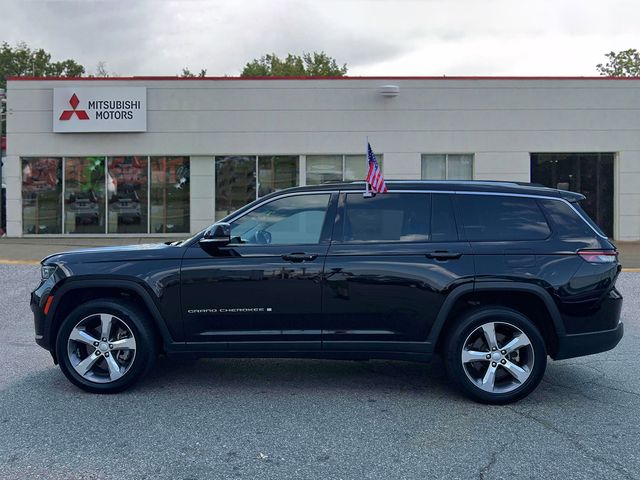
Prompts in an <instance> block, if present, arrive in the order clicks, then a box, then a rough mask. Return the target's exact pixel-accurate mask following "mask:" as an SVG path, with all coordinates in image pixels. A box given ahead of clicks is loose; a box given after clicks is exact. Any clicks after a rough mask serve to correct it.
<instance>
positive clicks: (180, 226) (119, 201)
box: [22, 156, 190, 234]
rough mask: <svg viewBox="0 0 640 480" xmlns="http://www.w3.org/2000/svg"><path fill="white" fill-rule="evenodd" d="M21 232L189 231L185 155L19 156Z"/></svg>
mask: <svg viewBox="0 0 640 480" xmlns="http://www.w3.org/2000/svg"><path fill="white" fill-rule="evenodd" d="M22 199H23V202H22V204H23V214H22V215H23V219H22V225H23V233H25V234H51V233H72V234H85V233H87V234H96V233H98V234H105V233H137V234H146V233H185V232H189V231H190V216H189V205H190V198H189V157H148V156H127V157H108V158H107V157H65V158H23V159H22Z"/></svg>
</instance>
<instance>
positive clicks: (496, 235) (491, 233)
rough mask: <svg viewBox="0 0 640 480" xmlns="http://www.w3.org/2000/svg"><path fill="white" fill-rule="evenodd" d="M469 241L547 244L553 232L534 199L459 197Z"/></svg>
mask: <svg viewBox="0 0 640 480" xmlns="http://www.w3.org/2000/svg"><path fill="white" fill-rule="evenodd" d="M457 202H458V204H459V206H460V214H461V216H462V221H463V227H464V232H465V235H466V236H467V240H469V241H472V242H473V241H476V242H482V241H513V240H544V239H545V238H547V237H549V235H550V234H551V230H550V228H549V225H548V224H547V221H546V219H545V217H544V215H543V213H542V211H541V210H540V207H539V206H538V204H537V202H536V200H535V199H534V198H524V197H513V196H506V195H505V196H502V195H475V194H458V195H457Z"/></svg>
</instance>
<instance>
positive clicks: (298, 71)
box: [240, 52, 347, 77]
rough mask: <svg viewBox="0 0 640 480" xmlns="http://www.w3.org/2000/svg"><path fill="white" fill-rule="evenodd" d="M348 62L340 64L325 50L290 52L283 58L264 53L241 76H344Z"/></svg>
mask: <svg viewBox="0 0 640 480" xmlns="http://www.w3.org/2000/svg"><path fill="white" fill-rule="evenodd" d="M346 73H347V64H346V63H345V64H343V65H342V66H339V65H338V63H337V62H336V61H335V59H333V58H331V57H329V56H328V55H327V54H326V53H324V52H320V53H318V52H313V53H303V54H302V56H300V55H293V54H291V53H290V54H288V55H287V57H286V58H285V59H284V60H282V59H280V58H278V56H277V55H276V54H275V53H271V54H266V55H263V56H262V57H260V58H256V59H254V60H252V61H251V62H249V63H247V64H246V65H245V67H244V69H243V70H242V73H241V74H240V76H241V77H343V76H344V75H346Z"/></svg>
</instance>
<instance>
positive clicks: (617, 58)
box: [596, 48, 640, 77]
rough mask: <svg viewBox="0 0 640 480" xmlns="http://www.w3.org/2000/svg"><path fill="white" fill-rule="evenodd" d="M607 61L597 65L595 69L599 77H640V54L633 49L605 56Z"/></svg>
mask: <svg viewBox="0 0 640 480" xmlns="http://www.w3.org/2000/svg"><path fill="white" fill-rule="evenodd" d="M605 57H607V59H608V60H609V61H608V62H607V63H606V64H605V65H603V64H601V63H599V64H598V65H596V69H597V70H598V73H599V74H600V75H606V76H608V77H640V53H639V52H638V51H637V50H636V49H635V48H630V49H628V50H623V51H621V52H618V53H616V52H609V53H606V54H605Z"/></svg>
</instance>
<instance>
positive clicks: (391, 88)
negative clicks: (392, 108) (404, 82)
mask: <svg viewBox="0 0 640 480" xmlns="http://www.w3.org/2000/svg"><path fill="white" fill-rule="evenodd" d="M378 93H379V94H380V95H382V96H383V97H397V96H398V95H399V94H400V87H399V86H398V85H382V86H381V87H380V88H379V89H378Z"/></svg>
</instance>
